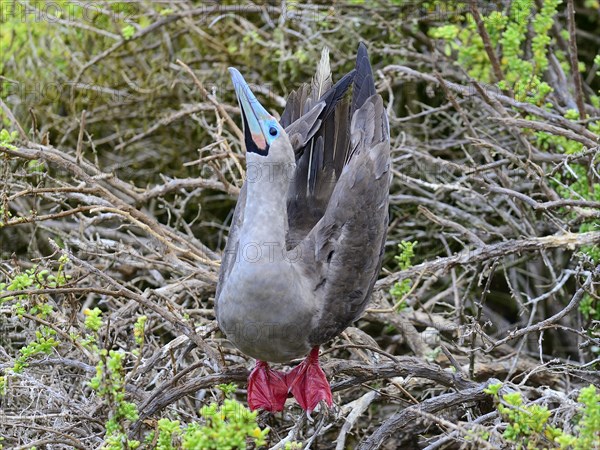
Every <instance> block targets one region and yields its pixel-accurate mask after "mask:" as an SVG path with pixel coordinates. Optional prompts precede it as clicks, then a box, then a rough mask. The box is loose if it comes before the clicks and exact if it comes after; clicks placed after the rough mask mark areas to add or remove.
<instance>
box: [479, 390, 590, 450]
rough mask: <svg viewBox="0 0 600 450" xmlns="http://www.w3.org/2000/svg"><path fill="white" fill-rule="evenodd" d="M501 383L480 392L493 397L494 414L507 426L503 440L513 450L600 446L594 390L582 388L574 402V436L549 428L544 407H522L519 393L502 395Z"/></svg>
mask: <svg viewBox="0 0 600 450" xmlns="http://www.w3.org/2000/svg"><path fill="white" fill-rule="evenodd" d="M501 388H502V383H496V384H490V385H488V387H487V388H486V389H485V390H484V391H485V392H486V393H487V394H490V395H493V397H494V399H495V400H496V402H497V409H498V412H500V414H501V415H502V418H503V419H504V420H505V421H506V422H507V426H506V430H505V432H504V434H503V436H504V437H505V438H506V439H507V440H508V441H509V442H512V443H514V445H515V448H516V449H519V450H520V449H541V448H556V447H557V446H559V447H560V448H561V449H575V450H589V449H597V448H598V445H599V443H600V393H599V392H597V389H596V387H595V386H593V385H590V386H588V387H585V388H582V389H581V391H580V392H579V396H578V398H577V401H578V402H579V403H581V404H582V405H583V406H582V408H581V414H580V415H579V416H578V418H577V423H576V424H575V426H574V431H575V432H576V434H575V435H573V434H570V433H568V432H566V431H565V430H563V429H561V428H559V427H554V426H551V425H550V424H549V419H550V417H551V415H552V413H551V412H550V411H549V410H548V408H547V407H546V406H541V405H537V404H534V403H529V404H525V403H524V402H523V398H522V396H521V393H520V392H510V393H506V394H503V395H502V397H501V398H500V396H499V394H500V389H501Z"/></svg>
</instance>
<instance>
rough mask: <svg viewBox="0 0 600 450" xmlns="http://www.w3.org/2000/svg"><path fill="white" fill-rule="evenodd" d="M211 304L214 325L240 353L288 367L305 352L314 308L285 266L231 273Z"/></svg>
mask: <svg viewBox="0 0 600 450" xmlns="http://www.w3.org/2000/svg"><path fill="white" fill-rule="evenodd" d="M236 269H237V270H236ZM217 301H218V317H217V320H218V322H219V326H220V327H221V329H222V330H223V331H224V332H225V334H226V335H227V338H228V339H229V340H230V341H231V342H232V343H233V344H234V345H235V346H236V347H237V348H239V349H240V350H241V351H242V352H243V353H245V354H247V355H249V356H251V357H253V358H256V359H260V360H263V361H271V362H288V361H290V360H292V359H294V358H298V357H301V356H303V355H305V354H306V353H307V352H308V351H309V350H310V345H309V343H308V339H307V337H308V335H309V334H310V331H311V330H312V328H313V323H314V321H315V317H317V314H318V307H317V305H316V304H315V299H314V298H313V297H312V293H311V292H310V290H307V289H304V288H303V286H302V285H301V283H300V282H299V279H298V277H297V276H296V275H295V273H294V271H293V270H292V269H290V268H289V267H288V266H286V265H277V264H255V265H254V266H250V267H245V268H239V269H238V268H234V269H233V270H232V272H231V274H230V275H229V277H228V279H227V282H226V284H225V286H224V287H223V289H222V291H221V294H220V296H219V298H218V299H217Z"/></svg>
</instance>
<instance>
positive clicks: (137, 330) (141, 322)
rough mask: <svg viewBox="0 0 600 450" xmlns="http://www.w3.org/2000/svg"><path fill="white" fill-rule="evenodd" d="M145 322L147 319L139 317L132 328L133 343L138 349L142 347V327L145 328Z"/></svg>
mask: <svg viewBox="0 0 600 450" xmlns="http://www.w3.org/2000/svg"><path fill="white" fill-rule="evenodd" d="M147 321H148V317H146V316H140V317H138V319H137V320H136V321H135V325H134V326H133V337H134V338H135V343H136V344H137V345H139V346H140V348H142V347H143V346H144V336H145V335H144V327H145V326H146V322H147Z"/></svg>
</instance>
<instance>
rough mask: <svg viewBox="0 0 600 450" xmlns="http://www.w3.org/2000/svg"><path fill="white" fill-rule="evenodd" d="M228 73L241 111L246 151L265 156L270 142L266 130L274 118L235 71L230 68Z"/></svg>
mask: <svg viewBox="0 0 600 450" xmlns="http://www.w3.org/2000/svg"><path fill="white" fill-rule="evenodd" d="M229 73H230V74H231V80H232V81H233V87H234V88H235V95H236V96H237V99H238V103H239V105H240V109H241V110H242V119H243V121H244V136H245V141H246V142H245V143H246V151H248V152H254V153H258V154H259V155H266V154H267V153H268V152H269V141H270V137H269V136H268V134H267V133H266V130H268V129H269V123H272V122H273V121H275V118H274V117H273V116H272V115H271V114H269V113H268V112H267V110H266V109H265V108H263V106H262V105H261V104H260V103H259V102H258V100H257V99H256V97H255V96H254V94H253V93H252V91H251V90H250V87H249V86H248V83H246V80H244V77H243V76H242V74H241V73H240V72H239V71H238V70H237V69H234V68H233V67H230V68H229Z"/></svg>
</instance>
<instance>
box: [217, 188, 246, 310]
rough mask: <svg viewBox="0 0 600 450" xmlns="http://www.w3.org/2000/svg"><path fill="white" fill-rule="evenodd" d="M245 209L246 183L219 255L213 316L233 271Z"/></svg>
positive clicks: (239, 196)
mask: <svg viewBox="0 0 600 450" xmlns="http://www.w3.org/2000/svg"><path fill="white" fill-rule="evenodd" d="M245 208H246V182H244V184H243V185H242V189H240V193H239V195H238V200H237V204H236V205H235V210H234V212H233V218H232V219H231V226H230V227H229V236H228V237H227V244H225V249H224V250H223V254H222V255H221V269H220V270H219V282H218V283H217V291H216V293H215V314H217V312H218V311H217V310H218V308H219V295H220V293H221V289H222V288H223V285H224V284H225V280H226V279H227V277H228V276H229V272H231V269H233V265H234V262H235V258H236V256H237V246H238V242H239V240H240V229H241V228H242V223H244V210H245Z"/></svg>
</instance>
